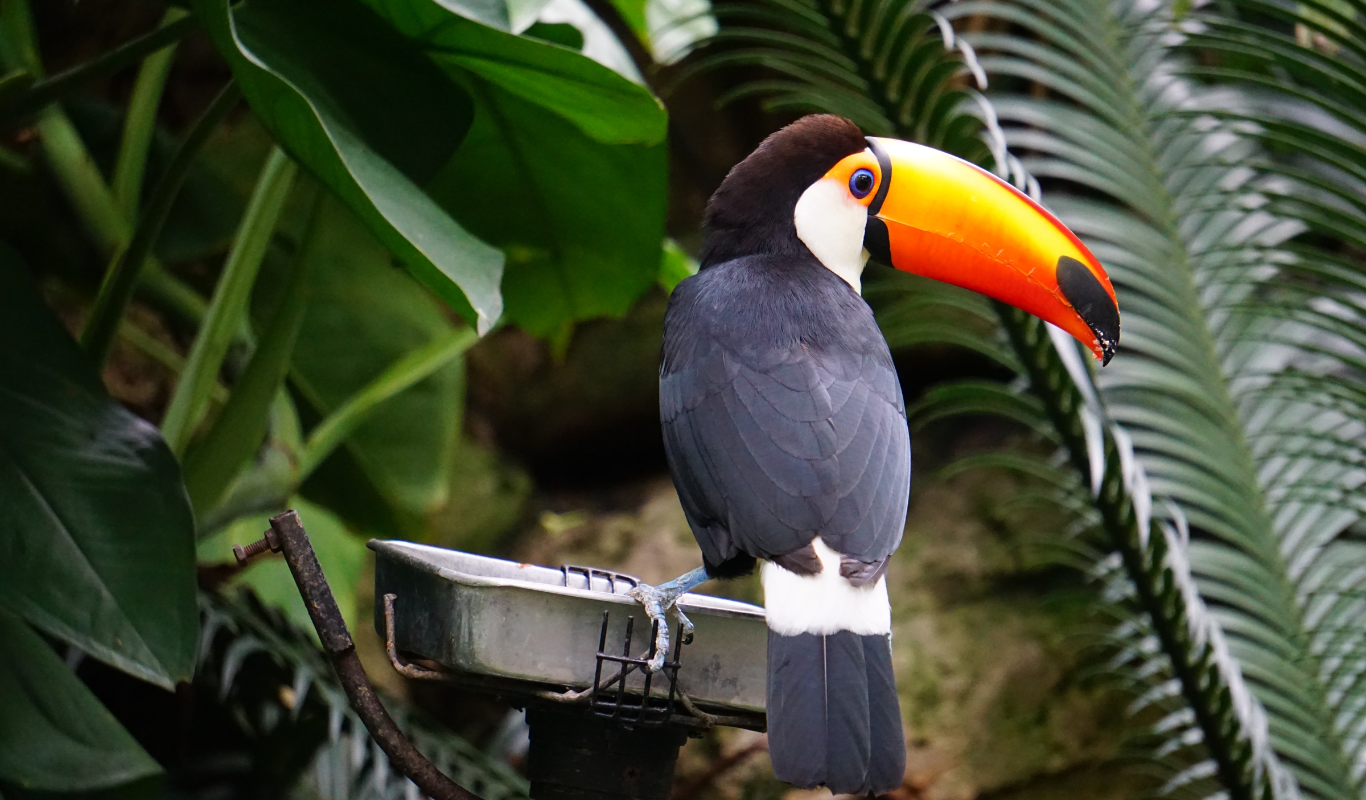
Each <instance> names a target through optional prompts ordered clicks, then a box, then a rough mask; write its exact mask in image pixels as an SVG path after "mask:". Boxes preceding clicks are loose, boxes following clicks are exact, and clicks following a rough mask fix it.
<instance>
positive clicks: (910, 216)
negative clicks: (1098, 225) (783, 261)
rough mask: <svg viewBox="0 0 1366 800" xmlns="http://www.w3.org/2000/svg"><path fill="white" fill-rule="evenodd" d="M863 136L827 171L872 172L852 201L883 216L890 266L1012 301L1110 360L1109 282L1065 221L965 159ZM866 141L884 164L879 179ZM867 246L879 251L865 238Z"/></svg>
mask: <svg viewBox="0 0 1366 800" xmlns="http://www.w3.org/2000/svg"><path fill="white" fill-rule="evenodd" d="M869 142H870V143H871V144H872V145H873V148H872V149H870V150H866V151H863V152H860V153H855V154H853V155H851V156H848V157H846V158H844V159H843V160H842V161H840V162H839V163H838V164H836V165H835V166H834V168H832V169H831V170H830V172H829V173H827V175H826V177H827V178H831V179H837V180H838V179H843V180H845V181H847V180H848V179H849V177H850V176H851V175H852V174H853V173H854V171H855V170H857V169H859V168H866V169H870V170H872V171H873V172H874V174H875V175H876V176H877V183H876V184H875V186H874V189H873V191H872V192H870V193H869V194H868V196H867V197H865V198H862V199H861V200H860V202H863V203H864V204H865V205H868V206H869V207H870V214H871V215H872V216H873V217H876V218H877V219H879V220H881V221H882V222H883V224H885V226H886V231H887V235H886V246H887V250H888V252H887V253H884V254H881V255H882V257H883V258H886V256H888V255H890V258H891V265H890V266H893V267H895V268H896V269H899V270H903V271H905V272H911V273H914V274H916V275H923V276H924V277H927V278H933V279H935V280H938V281H943V282H945V283H951V284H954V285H955V286H961V287H963V288H965V289H970V290H972V291H974V292H978V293H980V294H983V295H986V296H987V297H991V298H994V299H997V300H1000V301H1002V302H1005V303H1008V304H1010V305H1012V306H1015V307H1016V308H1019V309H1021V310H1023V311H1025V312H1028V313H1030V314H1033V315H1034V316H1036V317H1039V318H1040V319H1042V320H1045V321H1047V322H1051V323H1053V324H1054V325H1057V326H1058V327H1059V328H1062V329H1063V330H1065V331H1067V332H1068V333H1069V334H1071V335H1072V336H1074V337H1075V338H1076V339H1077V340H1078V341H1080V342H1081V343H1082V344H1085V345H1087V346H1088V347H1089V348H1090V349H1091V351H1092V352H1093V353H1094V354H1095V355H1096V357H1097V358H1102V359H1104V360H1106V361H1108V360H1109V356H1110V355H1113V353H1114V348H1115V344H1116V342H1117V340H1118V334H1119V319H1118V302H1117V301H1116V299H1115V290H1114V287H1113V286H1112V285H1111V283H1110V278H1109V276H1108V275H1106V274H1105V270H1104V269H1103V268H1102V267H1101V265H1100V262H1099V261H1097V260H1096V257H1095V256H1094V255H1092V254H1091V251H1090V250H1088V249H1087V248H1086V246H1085V245H1084V244H1082V243H1081V241H1080V240H1078V239H1077V237H1076V235H1074V234H1073V233H1072V232H1071V231H1070V230H1068V229H1067V227H1066V226H1065V225H1063V224H1062V223H1061V222H1059V221H1058V219H1057V218H1056V217H1054V216H1053V215H1052V214H1050V213H1049V212H1048V211H1046V210H1045V209H1043V208H1042V207H1041V206H1039V204H1037V203H1035V202H1034V201H1033V200H1030V199H1029V198H1028V197H1026V196H1025V195H1024V194H1023V193H1021V192H1020V191H1019V190H1017V189H1016V188H1015V187H1013V186H1011V185H1010V184H1008V183H1006V182H1005V181H1002V180H1001V179H999V178H997V177H996V176H995V175H992V174H991V173H989V172H987V171H986V170H983V169H981V168H979V167H976V166H974V165H972V164H970V163H968V162H966V161H963V160H961V159H958V158H955V157H953V156H950V155H948V154H947V153H943V152H940V151H938V150H934V149H932V148H929V147H924V146H922V145H917V144H911V143H909V142H903V141H898V140H896V139H880V138H878V139H872V138H870V139H869ZM874 150H880V151H881V154H882V155H883V157H884V158H885V160H886V162H887V163H888V164H889V165H890V170H889V172H890V173H891V180H890V183H889V185H888V186H886V187H884V186H883V182H884V179H885V176H883V174H882V172H883V168H882V166H881V165H880V164H879V163H878V161H879V159H878V154H877V153H875V152H874ZM873 227H874V223H873V220H872V219H870V220H869V228H870V229H872V228H873ZM868 241H870V242H871V236H870V238H869V239H868ZM869 250H870V251H871V252H873V254H874V255H875V256H877V255H879V253H878V252H877V250H876V249H874V247H873V246H872V245H871V244H870V246H869ZM1072 260H1075V262H1079V265H1077V264H1071V263H1070V262H1071V261H1072ZM1063 263H1068V267H1067V268H1068V269H1070V270H1072V271H1071V272H1070V274H1068V275H1067V276H1066V280H1065V281H1064V283H1065V284H1066V286H1067V294H1065V293H1064V288H1063V286H1061V285H1060V284H1059V265H1060V264H1063ZM1080 267H1084V268H1085V270H1086V271H1089V272H1090V275H1091V276H1092V277H1094V279H1095V281H1096V282H1098V285H1096V283H1094V282H1092V281H1091V278H1088V277H1086V275H1085V273H1083V272H1082V271H1081V269H1080ZM1102 292H1103V294H1102ZM1068 294H1070V295H1071V297H1070V298H1069V297H1068ZM1106 297H1108V301H1109V308H1108V309H1107V308H1105V305H1106V304H1105V302H1104V301H1105V299H1106ZM1074 301H1075V304H1074ZM1083 312H1084V313H1083ZM1112 337H1113V338H1112Z"/></svg>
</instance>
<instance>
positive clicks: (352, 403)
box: [298, 328, 479, 483]
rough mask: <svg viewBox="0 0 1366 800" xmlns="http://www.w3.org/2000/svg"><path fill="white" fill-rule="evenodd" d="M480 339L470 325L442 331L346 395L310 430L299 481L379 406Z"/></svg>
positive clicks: (305, 477)
mask: <svg viewBox="0 0 1366 800" xmlns="http://www.w3.org/2000/svg"><path fill="white" fill-rule="evenodd" d="M478 339H479V337H478V336H476V335H475V332H474V331H473V330H471V329H469V328H461V329H459V330H455V331H451V332H449V333H446V334H442V335H441V336H438V337H436V338H435V339H433V340H432V341H430V342H428V343H427V344H425V345H423V346H421V347H419V348H417V349H416V350H414V351H412V352H411V353H409V354H407V355H406V356H404V357H402V358H400V359H399V360H397V361H395V362H394V363H393V364H391V365H389V367H388V369H386V370H384V372H382V373H380V374H379V376H378V377H376V378H375V379H374V380H373V381H371V382H370V383H369V384H367V385H366V386H365V388H363V389H361V390H360V391H358V392H356V393H355V394H353V395H351V397H349V398H347V400H346V402H345V403H343V404H342V405H341V407H340V408H338V409H337V410H335V411H333V412H332V413H331V414H329V415H328V416H327V417H326V418H325V419H324V420H323V421H322V422H320V423H318V426H317V427H315V428H314V429H313V431H312V433H310V434H309V436H308V441H307V443H305V445H304V452H303V457H302V458H301V459H299V477H298V482H299V483H303V482H304V481H305V480H306V479H307V478H308V476H309V475H310V474H312V472H313V470H315V469H317V468H318V466H319V465H321V464H322V462H323V461H325V460H326V459H327V457H328V456H329V455H331V454H332V451H333V450H336V449H337V446H338V445H340V444H341V443H342V442H343V441H345V440H346V437H348V436H350V435H351V433H352V432H353V431H354V430H355V429H356V428H357V427H358V426H359V425H360V424H361V423H362V422H364V421H365V418H366V417H367V416H368V415H369V414H370V412H371V411H373V410H374V408H375V407H376V406H378V405H379V404H380V403H383V402H384V401H385V400H388V399H389V398H391V397H393V396H394V395H397V394H398V393H399V392H402V391H403V390H404V389H407V388H408V387H410V386H412V385H414V384H416V383H418V382H419V381H421V380H422V379H423V378H426V377H427V376H429V375H431V374H432V373H433V372H436V371H437V370H438V369H441V368H442V367H443V366H445V365H446V364H449V363H450V362H451V361H452V360H454V359H455V358H458V357H459V356H460V355H461V354H462V353H464V352H465V351H466V350H468V349H470V347H471V346H472V345H473V344H474V343H475V342H476V341H478Z"/></svg>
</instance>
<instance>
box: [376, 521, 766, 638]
mask: <svg viewBox="0 0 1366 800" xmlns="http://www.w3.org/2000/svg"><path fill="white" fill-rule="evenodd" d="M366 547H368V548H370V549H371V550H373V551H374V552H376V553H383V554H384V555H385V557H387V558H393V559H395V560H397V561H401V562H403V563H404V564H405V565H407V566H410V567H414V568H416V569H419V570H421V571H423V572H427V573H430V574H434V575H438V576H440V577H442V578H444V579H446V580H449V581H454V582H455V583H459V584H463V585H465V586H493V587H508V588H516V589H531V590H534V591H542V592H549V593H551V594H558V595H565V596H568V597H580V598H587V599H592V600H599V601H603V602H609V603H616V604H617V605H628V606H634V605H638V603H637V602H636V601H635V600H634V599H632V598H630V597H626V596H625V595H620V594H612V593H608V592H599V591H591V590H588V589H576V588H574V587H572V586H556V585H554V584H551V583H540V582H538V581H519V580H516V579H513V578H490V577H485V576H483V575H471V574H469V573H468V572H461V571H459V570H456V569H451V568H450V567H441V566H437V565H435V564H432V563H431V562H430V561H426V560H423V559H421V558H419V557H417V556H416V555H415V554H413V553H412V552H411V551H410V550H409V548H418V549H427V550H438V551H445V550H446V548H442V547H437V546H435V545H429V544H421V543H418V542H408V541H402V540H387V539H371V540H369V541H368V542H366ZM469 555H478V554H476V553H470V554H469ZM483 557H484V558H496V556H483ZM499 560H504V561H506V560H507V559H499ZM509 563H516V562H509ZM530 566H537V567H541V568H542V569H551V570H553V569H554V568H553V567H545V566H542V565H540V564H532V565H530ZM679 605H681V606H683V607H684V608H685V609H692V610H696V611H705V612H706V613H708V614H719V615H721V616H728V617H741V618H747V619H763V618H764V617H765V614H764V609H763V608H761V607H759V606H756V605H752V604H750V603H745V602H743V601H740V600H731V599H730V598H728V597H710V596H708V595H699V594H692V593H691V592H689V593H688V594H685V595H683V597H682V598H680V599H679ZM735 606H742V607H741V608H736V607H735ZM750 609H753V610H750Z"/></svg>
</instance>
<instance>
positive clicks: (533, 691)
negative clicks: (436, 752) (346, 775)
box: [383, 594, 764, 731]
mask: <svg viewBox="0 0 1366 800" xmlns="http://www.w3.org/2000/svg"><path fill="white" fill-rule="evenodd" d="M397 600H398V596H397V595H394V594H386V595H385V596H384V598H383V603H384V649H385V652H386V653H387V655H388V656H389V663H390V664H391V665H392V666H393V668H394V670H395V671H397V672H398V673H399V674H400V675H403V676H404V677H407V678H412V679H413V680H420V681H440V682H443V683H449V684H453V685H456V686H461V687H465V688H469V689H478V690H480V691H485V692H488V693H490V694H493V695H496V696H499V697H504V698H507V699H510V700H518V699H520V700H523V701H526V700H531V701H542V702H546V703H550V704H553V705H555V706H561V707H563V706H587V707H588V708H589V710H590V713H592V714H593V715H595V716H599V717H603V718H606V719H613V720H617V721H619V722H620V723H622V724H623V725H628V726H631V727H655V726H660V725H665V724H669V725H675V726H678V727H681V728H686V729H689V730H693V731H704V730H708V729H710V728H712V727H715V726H717V725H726V726H730V727H734V728H748V729H750V730H759V731H762V730H763V729H764V725H763V718H762V717H758V718H752V717H742V716H721V715H716V714H709V713H707V712H706V711H703V710H702V709H700V708H698V707H697V705H696V704H695V703H694V702H693V700H692V698H691V697H689V696H688V693H687V692H685V691H684V690H683V689H682V688H681V687H679V686H678V684H677V680H678V668H679V666H680V661H679V657H678V652H679V648H680V647H681V645H680V644H675V645H674V657H673V659H672V660H670V661H666V662H665V666H664V670H662V671H663V672H666V673H667V675H668V678H669V696H668V698H663V697H652V696H651V695H650V694H649V690H650V688H651V685H652V683H653V681H654V674H653V673H651V672H650V671H649V669H648V667H646V666H645V665H646V664H647V662H648V661H649V660H650V658H651V657H653V655H654V645H653V642H654V641H655V638H654V635H653V634H654V631H653V628H652V630H651V636H650V642H651V643H652V644H651V647H650V652H649V653H648V654H646V655H645V656H644V657H642V658H633V657H632V656H631V655H630V652H631V651H630V647H631V638H632V629H633V628H634V626H635V617H634V616H632V617H627V621H626V627H627V631H626V641H625V643H624V647H623V649H622V653H621V654H620V655H618V654H616V653H609V652H607V627H608V621H609V617H608V614H609V613H610V612H604V613H603V621H602V627H601V629H600V631H599V634H598V650H597V653H596V654H595V656H594V657H595V659H596V662H597V663H596V666H595V669H594V678H593V685H592V686H589V687H588V688H586V689H582V690H579V691H574V690H563V691H555V690H553V689H541V688H535V686H534V685H533V684H528V683H525V682H519V681H512V680H506V679H502V678H495V677H491V676H487V675H472V674H469V673H464V672H457V671H454V670H447V669H431V668H429V667H425V666H421V665H419V664H414V663H412V662H410V661H407V660H406V659H404V658H403V656H402V655H401V654H400V653H399V650H398V645H397V643H396V641H395V637H394V630H395V624H394V604H395V603H396V602H397ZM680 640H681V636H680V637H676V638H675V639H674V641H675V642H676V643H677V642H679V641H680ZM604 664H618V665H620V668H619V669H618V670H617V671H616V672H615V673H609V675H608V677H607V679H606V680H604V679H603V677H602V673H603V671H604V669H603V665H604ZM608 669H609V670H610V667H609V668H608ZM637 669H640V670H642V671H643V674H644V676H645V686H644V687H643V688H644V692H643V693H637V692H635V691H634V690H632V691H627V690H626V677H627V676H628V675H630V674H631V673H632V672H634V671H635V670H637ZM675 703H677V704H678V705H680V706H682V707H683V711H684V712H685V713H682V714H680V713H677V711H675V705H674V704H675Z"/></svg>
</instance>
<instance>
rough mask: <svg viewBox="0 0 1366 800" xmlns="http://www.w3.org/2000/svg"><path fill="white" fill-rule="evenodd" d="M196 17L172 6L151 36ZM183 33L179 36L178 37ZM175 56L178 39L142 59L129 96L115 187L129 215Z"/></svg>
mask: <svg viewBox="0 0 1366 800" xmlns="http://www.w3.org/2000/svg"><path fill="white" fill-rule="evenodd" d="M191 21H192V18H191V17H190V12H188V11H186V10H185V9H183V8H176V7H175V6H171V7H170V8H168V9H166V14H165V16H163V17H162V18H161V27H160V28H158V29H157V30H156V31H154V32H153V33H151V34H148V36H153V35H156V34H158V33H162V32H164V31H168V30H184V29H185V28H186V27H187V24H188V23H189V22H191ZM178 38H179V36H177V37H176V39H178ZM174 59H175V39H173V40H172V41H171V42H170V46H167V47H164V48H162V49H159V50H156V51H155V52H152V53H151V54H150V55H148V56H147V58H146V60H144V61H143V62H142V68H141V69H139V70H138V79H137V82H136V83H134V84H133V95H132V97H131V98H130V99H129V100H128V112H127V114H126V115H125V117H124V120H123V139H122V141H120V143H119V157H118V160H117V161H116V162H115V163H114V180H113V183H112V186H111V188H112V189H113V192H114V202H116V203H117V204H118V206H119V210H120V211H122V212H123V216H124V218H125V219H133V218H134V217H136V216H137V213H138V201H139V199H140V194H141V192H142V175H143V172H144V170H145V169H146V167H147V153H148V151H149V150H150V149H151V145H152V133H153V131H155V130H156V121H157V106H158V105H160V103H161V93H162V90H164V89H165V88H166V76H167V75H169V74H170V72H171V62H172V61H173V60H174Z"/></svg>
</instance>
